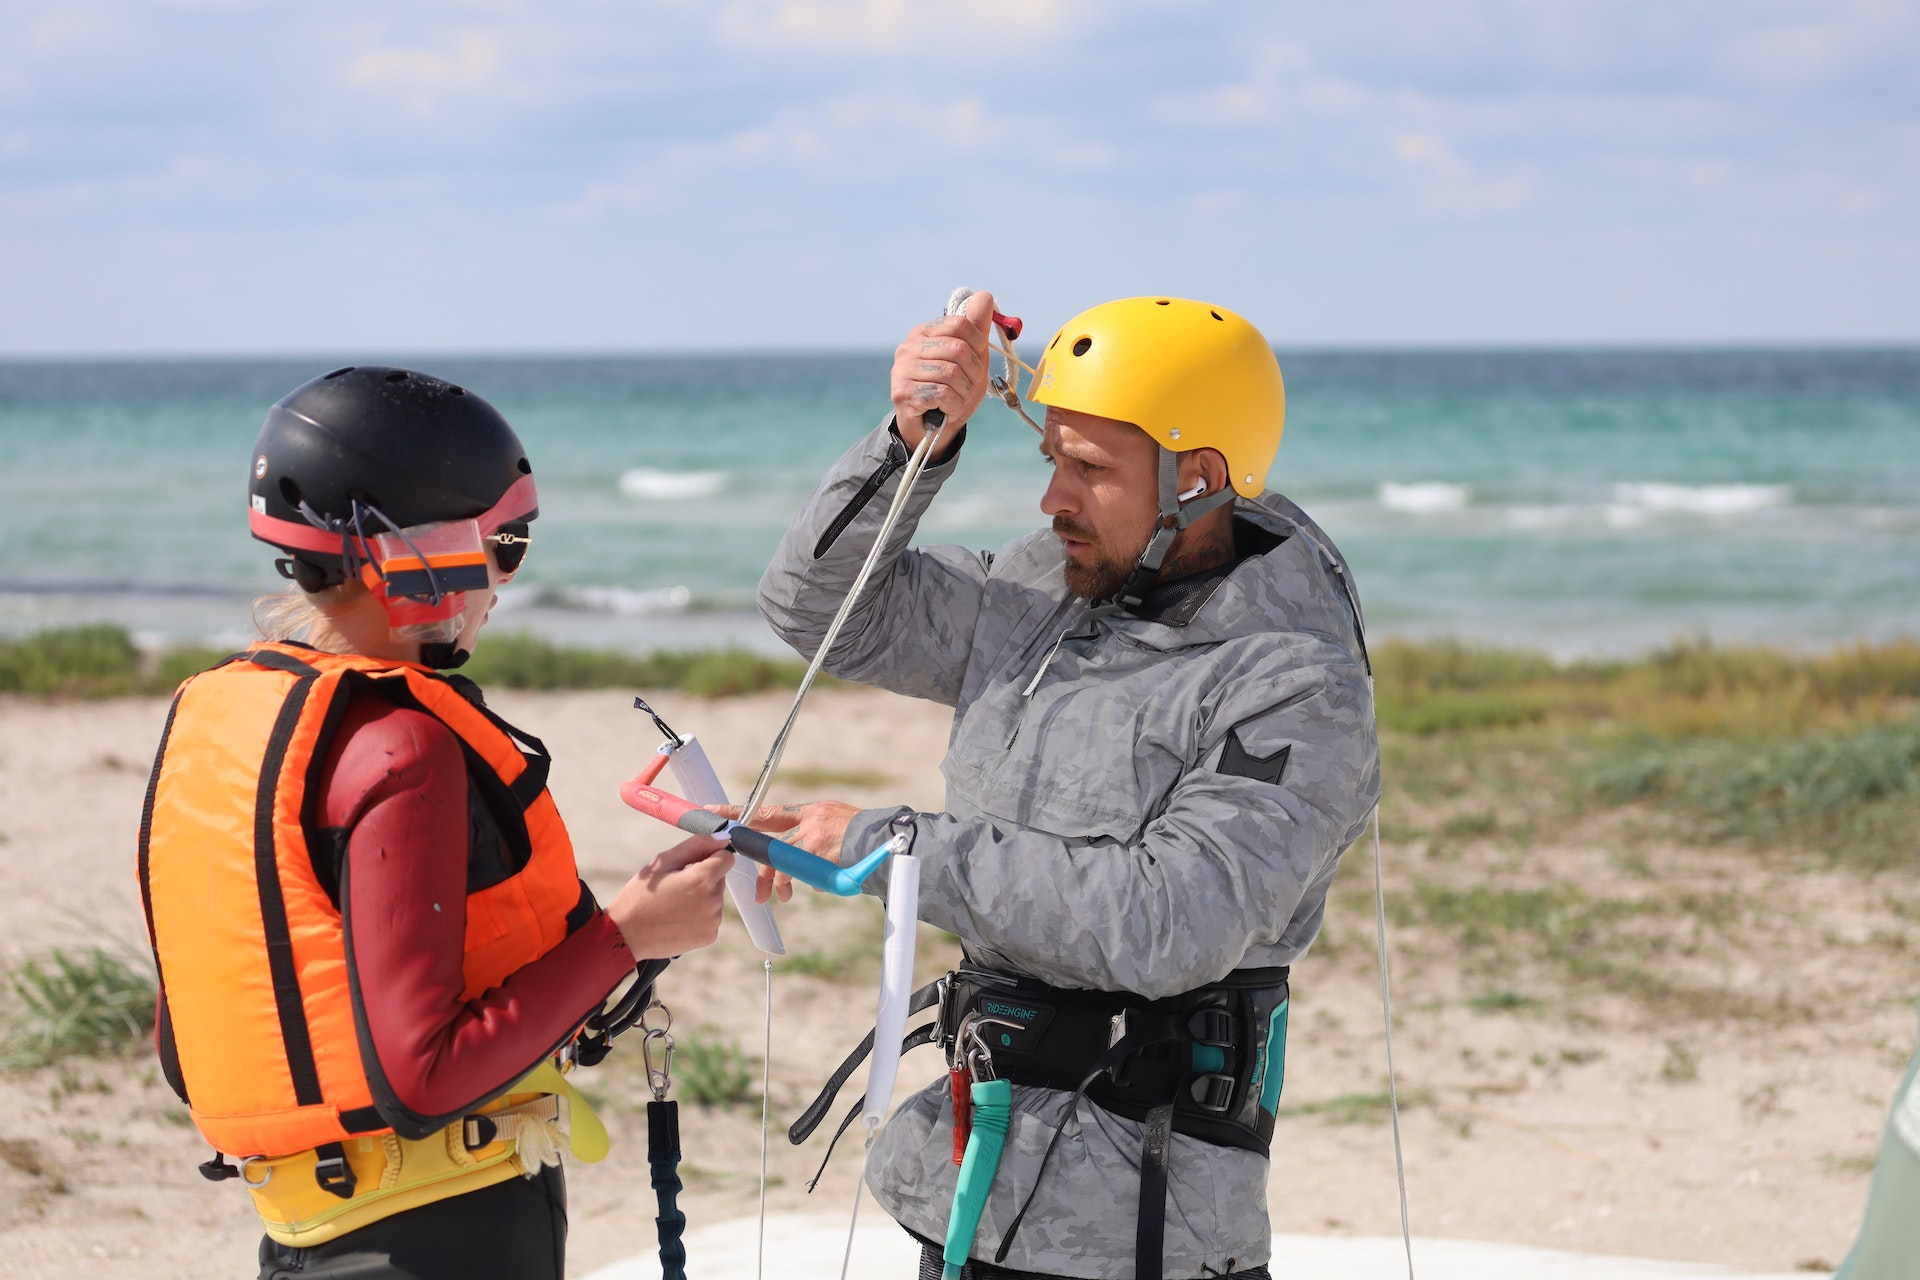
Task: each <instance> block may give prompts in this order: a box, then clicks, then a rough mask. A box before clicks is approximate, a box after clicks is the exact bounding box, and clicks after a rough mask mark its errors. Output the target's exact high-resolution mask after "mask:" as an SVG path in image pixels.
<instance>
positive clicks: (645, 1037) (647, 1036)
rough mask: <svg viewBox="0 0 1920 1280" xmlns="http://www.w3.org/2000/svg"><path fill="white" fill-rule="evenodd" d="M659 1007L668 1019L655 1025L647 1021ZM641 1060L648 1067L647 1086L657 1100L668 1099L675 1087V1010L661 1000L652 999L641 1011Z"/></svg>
mask: <svg viewBox="0 0 1920 1280" xmlns="http://www.w3.org/2000/svg"><path fill="white" fill-rule="evenodd" d="M655 1009H658V1010H659V1011H660V1012H661V1013H662V1014H664V1015H666V1021H665V1022H663V1023H662V1024H661V1025H660V1026H657V1027H656V1026H653V1025H652V1024H650V1023H649V1022H648V1021H647V1015H648V1014H650V1013H652V1012H653V1011H654V1010H655ZM640 1030H641V1031H642V1032H643V1033H644V1034H642V1036H641V1038H640V1060H641V1062H642V1063H643V1064H644V1065H645V1067H646V1069H647V1088H648V1089H650V1090H652V1092H653V1100H654V1101H655V1102H665V1101H666V1100H667V1090H668V1089H671V1088H672V1087H673V1010H671V1009H669V1008H667V1006H666V1005H664V1004H661V1003H660V1001H659V1000H657V999H656V1000H653V1001H650V1002H649V1003H648V1005H647V1007H646V1008H645V1009H642V1010H641V1011H640ZM656 1046H657V1047H658V1050H659V1053H660V1059H659V1062H658V1064H656V1063H655V1061H654V1052H655V1048H656Z"/></svg>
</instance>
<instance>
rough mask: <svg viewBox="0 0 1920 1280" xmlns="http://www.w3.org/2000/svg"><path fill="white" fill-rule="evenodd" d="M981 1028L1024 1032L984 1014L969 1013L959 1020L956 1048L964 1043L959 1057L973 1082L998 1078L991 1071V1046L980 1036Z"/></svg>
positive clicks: (1008, 1022)
mask: <svg viewBox="0 0 1920 1280" xmlns="http://www.w3.org/2000/svg"><path fill="white" fill-rule="evenodd" d="M982 1027H1007V1028H1009V1029H1010V1030H1013V1031H1025V1030H1026V1028H1025V1027H1023V1026H1021V1025H1020V1024H1019V1023H1017V1022H1011V1021H1009V1020H1007V1019H1006V1018H990V1017H987V1016H986V1015H984V1014H979V1013H969V1014H968V1015H967V1016H966V1017H964V1018H962V1019H961V1020H960V1035H959V1040H958V1041H956V1046H958V1044H959V1043H960V1042H964V1044H965V1048H964V1049H963V1050H961V1056H962V1058H963V1059H964V1061H965V1062H966V1065H967V1070H968V1072H969V1073H970V1074H971V1075H972V1076H973V1078H974V1079H975V1080H997V1079H999V1076H998V1075H996V1074H995V1073H994V1070H993V1046H992V1045H990V1044H988V1043H987V1038H986V1037H985V1036H983V1035H981V1034H980V1028H982Z"/></svg>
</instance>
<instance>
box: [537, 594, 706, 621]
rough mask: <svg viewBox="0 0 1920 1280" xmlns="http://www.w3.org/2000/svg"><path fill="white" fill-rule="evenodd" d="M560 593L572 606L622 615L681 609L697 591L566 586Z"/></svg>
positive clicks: (628, 616) (563, 599) (633, 616)
mask: <svg viewBox="0 0 1920 1280" xmlns="http://www.w3.org/2000/svg"><path fill="white" fill-rule="evenodd" d="M556 594H557V596H558V598H559V601H560V603H561V604H564V605H566V606H568V607H569V608H573V609H584V610H587V611H588V612H591V613H611V614H615V615H617V616H619V617H622V618H637V617H641V616H644V615H646V614H652V613H681V612H683V611H685V609H686V607H687V605H688V604H690V603H692V601H693V592H691V591H689V590H688V589H687V588H685V587H652V588H647V589H641V588H637V587H593V586H587V587H562V588H560V590H559V591H558V592H557V593H556Z"/></svg>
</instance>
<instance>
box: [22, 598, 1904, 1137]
mask: <svg viewBox="0 0 1920 1280" xmlns="http://www.w3.org/2000/svg"><path fill="white" fill-rule="evenodd" d="M223 656H225V655H223V654H220V653H216V652H213V651H210V650H204V649H193V648H176V649H169V650H165V651H162V652H157V653H156V652H151V651H142V650H140V649H139V648H138V647H136V646H135V645H134V643H133V641H132V639H131V637H129V636H128V634H127V633H126V632H125V631H122V630H120V629H118V628H113V627H86V628H76V629H69V630H61V631H47V632H42V633H40V634H38V635H33V636H28V637H25V638H21V639H14V640H7V641H0V694H13V695H27V696H36V697H46V698H100V697H120V696H153V695H164V694H166V693H168V692H170V691H171V690H172V688H173V687H174V686H175V685H176V684H177V683H178V682H179V681H180V680H181V679H183V678H185V677H186V676H187V675H189V674H191V673H192V672H194V671H196V670H200V669H202V668H204V667H206V666H208V665H210V664H211V663H213V662H216V661H218V660H219V659H220V658H221V657H223ZM1372 656H1373V663H1374V668H1375V676H1376V685H1377V697H1378V707H1379V718H1380V726H1381V748H1382V768H1383V771H1384V774H1385V779H1386V800H1385V803H1384V806H1383V814H1382V822H1383V830H1384V833H1385V838H1386V840H1387V841H1388V843H1389V844H1390V845H1393V846H1395V847H1396V848H1397V849H1399V850H1400V851H1401V852H1400V853H1398V854H1396V860H1397V861H1398V862H1399V863H1400V864H1401V865H1402V866H1404V867H1406V868H1408V871H1407V875H1406V883H1405V884H1404V885H1403V886H1402V888H1401V889H1400V890H1399V891H1397V892H1396V894H1395V895H1394V896H1393V897H1392V899H1391V900H1390V902H1389V910H1390V912H1391V914H1392V916H1393V918H1394V920H1395V922H1396V924H1397V925H1399V926H1401V927H1403V928H1408V929H1412V930H1414V931H1415V932H1416V935H1418V934H1421V933H1424V934H1425V935H1427V936H1430V937H1432V938H1435V939H1439V940H1443V941H1444V945H1445V946H1447V947H1448V948H1451V949H1454V950H1456V951H1457V952H1458V953H1459V954H1462V955H1466V956H1468V957H1473V956H1479V957H1482V958H1483V959H1484V961H1485V964H1484V965H1483V968H1484V971H1485V974H1486V982H1485V986H1486V989H1485V990H1483V991H1480V992H1478V993H1476V994H1472V995H1471V996H1470V997H1469V998H1468V999H1467V1000H1466V1003H1467V1004H1468V1006H1469V1007H1471V1008H1472V1009H1474V1010H1475V1011H1477V1012H1480V1013H1483V1014H1496V1013H1509V1014H1522V1013H1526V1012H1528V1011H1529V1010H1534V1009H1536V1008H1539V1007H1547V1006H1551V1005H1552V1004H1553V1003H1554V1000H1555V998H1556V997H1555V992H1556V990H1559V991H1566V990H1574V989H1578V988H1580V987H1581V986H1582V985H1583V984H1584V985H1586V986H1588V987H1592V986H1595V985H1604V986H1606V987H1607V988H1609V989H1610V990H1613V991H1617V992H1623V993H1625V994H1627V995H1629V996H1631V997H1633V998H1635V999H1636V1000H1638V1001H1639V1002H1640V1003H1642V1004H1643V1005H1644V1006H1646V1007H1648V1008H1649V1009H1653V1010H1657V1011H1665V1012H1667V1013H1670V1014H1672V1015H1674V1016H1677V1017H1730V1016H1731V1017H1742V1016H1754V1017H1774V1016H1781V1010H1779V1009H1777V1008H1774V1007H1773V1006H1771V1005H1769V1004H1768V1003H1767V1002H1766V1001H1765V1000H1752V999H1746V1000H1744V1001H1743V999H1741V998H1736V996H1735V995H1734V994H1733V993H1730V992H1728V991H1725V990H1718V989H1712V988H1702V987H1700V986H1697V985H1694V986H1689V985H1688V983H1687V981H1686V980H1685V977H1684V974H1682V973H1681V969H1682V968H1684V966H1683V965H1681V966H1680V967H1679V968H1676V965H1678V964H1679V959H1677V958H1681V957H1684V956H1685V955H1686V954H1688V952H1687V946H1688V945H1689V944H1688V943H1687V941H1686V940H1687V939H1688V938H1695V939H1697V938H1698V937H1700V936H1701V933H1702V931H1703V930H1704V931H1708V932H1716V933H1717V934H1718V935H1719V936H1721V937H1723V938H1725V937H1731V936H1733V935H1734V934H1735V933H1743V932H1747V931H1750V928H1749V927H1750V926H1752V925H1753V922H1754V921H1755V919H1757V918H1758V916H1757V912H1758V908H1757V906H1756V905H1755V903H1754V902H1753V901H1751V900H1749V899H1747V898H1743V897H1742V895H1741V893H1740V892H1739V891H1737V890H1733V889H1724V890H1708V889H1686V890H1675V891H1673V892H1652V891H1649V890H1648V889H1647V886H1649V885H1656V884H1657V883H1658V881H1659V878H1660V874H1661V870H1662V869H1661V867H1660V866H1659V865H1657V861H1656V859H1657V856H1658V855H1657V854H1651V855H1650V854H1649V853H1648V852H1647V850H1649V849H1657V848H1659V847H1661V844H1662V842H1663V841H1664V842H1677V843H1678V844H1679V845H1681V846H1683V847H1685V846H1692V847H1697V848H1701V849H1706V850H1722V851H1731V852H1733V853H1735V854H1736V855H1737V856H1739V857H1740V858H1742V859H1750V860H1758V861H1759V862H1760V863H1761V864H1764V865H1767V866H1772V867H1776V868H1781V867H1784V868H1792V867H1798V866H1818V867H1826V868H1837V869H1841V870H1843V871H1846V872H1848V873H1850V874H1858V875H1862V876H1870V877H1878V878H1881V879H1882V880H1885V881H1886V882H1887V883H1888V884H1889V885H1891V886H1893V887H1894V888H1897V889H1898V890H1899V892H1898V893H1893V894H1892V896H1890V897H1889V899H1888V901H1889V903H1890V904H1892V905H1891V906H1890V907H1889V910H1890V912H1892V915H1893V916H1898V917H1900V918H1901V919H1904V918H1905V916H1904V915H1902V911H1904V910H1906V909H1909V908H1908V907H1902V904H1903V903H1904V904H1909V907H1910V909H1912V910H1914V911H1915V912H1916V913H1917V914H1916V915H1915V917H1914V918H1916V919H1920V905H1915V904H1920V898H1916V897H1915V896H1914V895H1913V894H1912V893H1909V892H1907V890H1909V889H1911V888H1913V887H1914V886H1913V883H1912V882H1913V880H1914V874H1913V873H1914V872H1915V871H1917V870H1920V641H1915V640H1897V641H1892V642H1887V643H1881V644H1855V645H1849V646H1845V647H1841V648H1837V649H1833V650H1829V651H1825V652H1815V653H1800V652H1793V651H1789V650H1785V649H1773V648H1762V647H1744V646H1726V645H1713V644H1709V643H1706V642H1703V641H1690V642H1682V643H1676V644H1673V645H1670V646H1668V647H1666V648H1662V649H1659V650H1656V651H1654V652H1651V653H1646V654H1643V655H1639V656H1636V657H1630V658H1618V659H1593V660H1583V661H1578V662H1555V661H1553V660H1552V659H1550V658H1549V657H1547V656H1545V655H1542V654H1538V653H1531V652H1524V651H1516V650H1503V649H1496V648H1488V647H1484V646H1477V645H1471V644H1464V643H1460V642H1456V641H1448V640H1427V641H1411V640H1389V641H1386V642H1383V643H1381V644H1379V645H1378V646H1377V647H1376V648H1375V649H1374V652H1373V655H1372ZM802 670H803V668H802V665H801V664H800V663H799V662H797V661H790V660H786V661H783V660H779V659H772V658H767V657H763V656H761V655H758V654H753V653H749V652H746V651H743V650H731V651H721V652H707V653H686V652H680V653H675V652H666V653H654V654H647V655H632V654H625V653H619V652H615V651H607V650H582V649H569V648H564V647H560V646H556V645H553V644H550V643H548V642H546V641H543V640H540V639H537V638H533V637H529V636H516V635H507V636H493V637H489V641H488V644H487V646H486V647H485V648H484V649H483V650H482V651H481V653H480V655H479V656H477V657H476V659H475V660H474V661H473V662H472V663H471V664H470V665H469V667H468V668H467V671H466V674H470V675H471V676H472V677H473V678H474V679H476V680H477V681H479V682H480V683H481V684H482V685H483V686H489V687H503V688H515V689H592V688H622V689H650V690H657V689H674V690H678V691H682V692H686V693H691V694H695V695H700V696H707V697H724V696H729V695H735V694H744V693H752V692H758V691H764V690H769V689H782V688H791V687H793V686H794V685H795V684H796V683H797V682H798V680H799V677H800V674H801V671H802ZM1596 819H1600V820H1603V821H1607V822H1611V823H1613V825H1612V826H1611V827H1608V828H1606V830H1608V831H1610V832H1611V833H1612V834H1611V835H1608V836H1606V837H1604V839H1605V842H1606V843H1607V844H1608V846H1609V848H1610V849H1611V852H1610V854H1609V857H1610V858H1611V859H1612V864H1611V865H1612V867H1613V872H1614V876H1613V879H1611V880H1608V881H1606V882H1602V883H1596V882H1594V881H1592V880H1591V879H1589V880H1587V881H1585V882H1576V881H1573V880H1563V879H1556V878H1555V877H1554V876H1553V875H1552V874H1542V873H1543V872H1548V871H1550V868H1546V867H1544V866H1542V865H1540V864H1539V863H1538V860H1537V858H1536V856H1535V854H1536V851H1537V850H1538V849H1539V848H1540V847H1541V846H1542V845H1544V844H1546V843H1549V842H1551V841H1553V840H1554V839H1556V838H1557V837H1558V834H1559V833H1562V832H1564V831H1566V830H1567V829H1569V827H1570V826H1571V825H1573V824H1581V823H1584V824H1587V827H1586V828H1585V829H1589V830H1590V829H1592V823H1593V822H1594V821H1595V820H1596ZM1358 853H1359V851H1357V850H1356V856H1354V857H1351V858H1349V860H1348V861H1349V863H1350V864H1352V865H1351V867H1350V868H1349V870H1348V872H1347V873H1346V874H1343V876H1342V881H1343V890H1342V895H1343V899H1344V898H1345V897H1351V898H1353V899H1354V901H1353V902H1352V903H1350V904H1348V905H1350V906H1351V907H1352V908H1353V909H1352V911H1351V912H1344V911H1343V912H1342V913H1341V914H1342V915H1346V916H1348V917H1349V919H1351V920H1353V921H1355V922H1356V923H1354V924H1348V923H1345V922H1339V923H1336V924H1334V925H1330V927H1329V932H1328V935H1327V936H1326V938H1325V939H1324V941H1323V943H1322V945H1321V948H1320V950H1321V951H1322V952H1324V953H1326V954H1327V955H1328V956H1329V957H1332V956H1337V955H1339V954H1341V953H1342V952H1343V951H1344V950H1345V949H1346V948H1347V947H1350V946H1352V945H1354V944H1356V943H1357V942H1358V941H1359V936H1360V933H1359V925H1358V923H1357V922H1359V921H1362V920H1364V919H1365V918H1366V917H1368V916H1370V914H1371V912H1370V909H1369V910H1365V911H1362V910H1360V908H1361V907H1362V906H1363V905H1368V904H1362V903H1360V902H1359V898H1360V897H1361V896H1364V895H1362V893H1361V890H1362V888H1363V887H1364V888H1365V889H1366V893H1367V895H1370V892H1371V885H1370V881H1369V882H1368V883H1367V884H1366V885H1365V886H1362V884H1361V883H1360V881H1361V880H1362V879H1364V876H1363V875H1362V872H1364V871H1365V861H1366V860H1365V859H1364V858H1362V857H1359V856H1357V855H1358ZM1636 886H1637V887H1636ZM1896 923H1897V921H1896ZM864 958H865V956H864V952H862V954H861V955H860V956H854V955H852V954H850V953H849V954H843V953H842V952H841V951H833V952H831V953H829V952H827V951H814V952H804V953H802V954H800V955H797V956H795V957H794V958H793V959H792V961H791V962H790V963H791V966H792V967H793V968H794V969H795V970H797V971H799V972H801V973H803V974H806V975H809V976H813V977H819V978H824V979H827V980H834V979H838V978H841V977H844V976H846V975H847V973H848V971H849V970H850V969H853V968H856V967H857V965H856V964H855V961H856V960H860V959H864ZM1516 964H1522V965H1528V966H1532V968H1531V969H1530V970H1529V971H1528V972H1530V973H1531V974H1532V975H1533V976H1532V977H1530V978H1528V979H1527V981H1528V982H1529V983H1530V984H1531V987H1530V989H1528V990H1521V989H1519V986H1520V985H1522V983H1521V980H1520V978H1519V977H1518V976H1516V975H1517V974H1519V972H1520V971H1519V970H1516V969H1515V968H1514V966H1515V965H1516ZM1540 974H1546V975H1548V976H1549V977H1550V978H1551V982H1549V983H1547V984H1546V985H1545V986H1544V987H1543V985H1542V983H1541V981H1540V980H1539V975H1540ZM1676 975H1679V976H1676ZM152 989H153V987H152V977H151V973H150V970H148V968H147V967H146V966H145V963H144V960H143V959H142V958H141V957H140V956H138V955H130V954H126V953H123V952H122V951H120V950H117V949H115V948H111V947H108V948H93V949H78V950H68V951H57V952H52V953H47V954H43V955H39V956H36V957H33V958H32V959H29V960H27V961H25V962H24V963H22V964H21V965H19V966H18V967H16V968H14V969H13V970H12V971H11V972H10V973H9V974H7V975H5V977H4V978H3V979H0V1068H5V1067H16V1068H17V1067H22V1066H31V1065H35V1064H39V1063H45V1062H49V1061H53V1060H56V1059H58V1058H60V1057H62V1056H64V1055H68V1054H73V1053H83V1054H85V1053H101V1052H117V1051H121V1050H124V1049H126V1048H128V1047H130V1046H133V1045H135V1044H138V1043H140V1042H142V1041H143V1040H144V1039H145V1037H146V1036H148V1035H149V1034H150V1033H151V1018H152V1012H151V1008H152ZM690 1056H691V1055H690ZM709 1056H711V1057H712V1059H713V1060H712V1061H711V1062H706V1061H704V1060H703V1063H702V1067H703V1069H705V1068H711V1071H710V1072H708V1074H711V1075H712V1076H713V1077H714V1078H715V1080H716V1081H717V1082H718V1083H717V1084H716V1085H715V1088H714V1090H713V1093H714V1096H715V1101H716V1102H718V1103H719V1104H720V1105H727V1104H728V1102H729V1101H731V1100H737V1098H739V1097H744V1096H747V1094H748V1093H750V1090H749V1089H748V1088H747V1087H746V1086H745V1085H742V1084H740V1078H741V1077H742V1076H743V1074H744V1071H745V1062H744V1059H739V1058H738V1057H737V1054H733V1053H730V1052H728V1051H722V1050H720V1049H717V1048H716V1049H713V1051H712V1053H711V1054H710V1055H709ZM1369 1111H1370V1109H1369V1108H1367V1107H1361V1106H1359V1105H1358V1104H1356V1114H1359V1113H1367V1112H1369Z"/></svg>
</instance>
